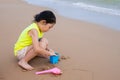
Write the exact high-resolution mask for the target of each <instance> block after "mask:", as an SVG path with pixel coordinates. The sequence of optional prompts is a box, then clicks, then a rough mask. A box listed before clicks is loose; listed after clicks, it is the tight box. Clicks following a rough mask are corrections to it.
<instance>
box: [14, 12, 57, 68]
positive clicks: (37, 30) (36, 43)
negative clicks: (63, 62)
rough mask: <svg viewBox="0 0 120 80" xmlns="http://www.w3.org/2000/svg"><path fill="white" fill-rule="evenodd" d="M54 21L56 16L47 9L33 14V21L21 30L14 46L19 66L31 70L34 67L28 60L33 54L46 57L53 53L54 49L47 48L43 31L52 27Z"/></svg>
mask: <svg viewBox="0 0 120 80" xmlns="http://www.w3.org/2000/svg"><path fill="white" fill-rule="evenodd" d="M55 23H56V17H55V15H54V13H53V12H51V11H49V10H46V11H43V12H41V13H39V14H37V15H35V17H34V22H33V23H32V24H31V25H30V26H28V27H27V28H25V29H24V30H23V31H22V33H21V34H20V36H19V39H18V40H17V42H16V44H15V47H14V54H15V56H17V58H18V60H19V62H18V65H19V66H21V67H23V68H24V69H26V70H32V69H34V68H33V67H32V66H30V65H29V64H28V62H29V61H30V60H31V59H32V58H34V57H35V56H42V57H45V58H48V57H49V56H51V55H55V54H54V51H53V50H52V49H49V48H48V41H47V39H46V38H43V33H44V32H47V31H49V30H50V29H51V28H53V26H54V25H55Z"/></svg>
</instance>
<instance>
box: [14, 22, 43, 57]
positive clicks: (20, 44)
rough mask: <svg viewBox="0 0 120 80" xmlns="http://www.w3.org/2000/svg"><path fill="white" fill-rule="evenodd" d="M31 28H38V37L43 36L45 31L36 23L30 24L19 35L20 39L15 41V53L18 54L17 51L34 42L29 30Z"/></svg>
mask: <svg viewBox="0 0 120 80" xmlns="http://www.w3.org/2000/svg"><path fill="white" fill-rule="evenodd" d="M31 29H36V30H37V31H38V37H39V38H42V37H43V32H41V31H40V29H39V28H38V26H37V24H36V23H32V24H31V25H30V26H28V27H27V28H25V29H24V30H23V31H22V33H21V34H20V36H19V39H18V40H17V42H16V43H15V46H14V55H15V56H16V55H17V51H18V50H21V49H23V48H24V47H26V46H29V45H31V44H32V38H31V36H29V34H28V32H29V31H30V30H31Z"/></svg>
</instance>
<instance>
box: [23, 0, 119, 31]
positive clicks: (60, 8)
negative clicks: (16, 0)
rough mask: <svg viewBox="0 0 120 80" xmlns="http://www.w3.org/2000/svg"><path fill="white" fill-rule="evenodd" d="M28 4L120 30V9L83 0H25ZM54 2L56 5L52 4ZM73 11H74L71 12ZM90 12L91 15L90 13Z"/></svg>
mask: <svg viewBox="0 0 120 80" xmlns="http://www.w3.org/2000/svg"><path fill="white" fill-rule="evenodd" d="M25 1H26V2H27V3H28V4H32V5H35V6H44V7H49V8H51V9H54V10H55V11H56V12H57V13H58V14H59V15H61V16H63V17H67V18H70V19H77V20H80V21H85V22H89V23H93V24H97V25H101V26H104V27H107V28H111V29H114V30H118V31H120V28H119V26H120V24H119V22H118V21H120V11H116V10H114V9H109V8H104V7H99V6H95V5H90V4H86V3H82V2H80V3H79V2H78V3H72V2H69V1H68V2H64V1H49V0H48V1H44V0H43V1H42V0H41V1H37V0H35V1H34V0H29V1H27V0H25ZM52 4H54V5H52ZM71 11H72V12H71ZM88 14H89V15H88Z"/></svg>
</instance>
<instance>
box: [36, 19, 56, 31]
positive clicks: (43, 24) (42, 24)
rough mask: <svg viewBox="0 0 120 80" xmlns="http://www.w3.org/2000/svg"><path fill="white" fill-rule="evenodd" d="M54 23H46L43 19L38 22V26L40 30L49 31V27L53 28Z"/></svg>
mask: <svg viewBox="0 0 120 80" xmlns="http://www.w3.org/2000/svg"><path fill="white" fill-rule="evenodd" d="M54 25H55V24H54V23H46V21H45V20H44V21H40V22H38V26H39V28H40V30H41V31H42V32H47V31H49V30H50V29H51V28H53V26H54Z"/></svg>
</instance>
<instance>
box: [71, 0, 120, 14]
mask: <svg viewBox="0 0 120 80" xmlns="http://www.w3.org/2000/svg"><path fill="white" fill-rule="evenodd" d="M72 5H74V6H77V7H80V8H83V9H86V10H90V11H96V12H100V13H105V14H110V15H116V16H120V11H119V10H115V9H110V8H104V7H98V6H95V5H89V4H86V3H82V2H78V3H72Z"/></svg>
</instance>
